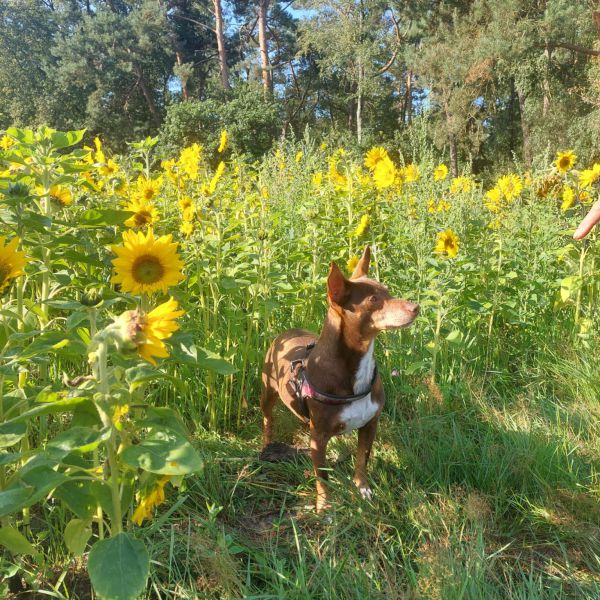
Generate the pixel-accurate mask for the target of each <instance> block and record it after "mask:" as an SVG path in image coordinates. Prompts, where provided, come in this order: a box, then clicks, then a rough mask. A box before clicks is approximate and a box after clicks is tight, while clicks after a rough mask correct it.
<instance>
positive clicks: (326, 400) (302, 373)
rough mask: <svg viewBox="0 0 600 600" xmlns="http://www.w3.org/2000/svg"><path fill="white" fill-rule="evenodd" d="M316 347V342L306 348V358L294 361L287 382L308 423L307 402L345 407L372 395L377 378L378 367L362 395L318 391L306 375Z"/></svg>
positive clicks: (296, 404) (296, 407) (299, 409)
mask: <svg viewBox="0 0 600 600" xmlns="http://www.w3.org/2000/svg"><path fill="white" fill-rule="evenodd" d="M314 347H315V342H312V343H311V344H308V345H307V346H306V356H305V357H304V358H298V359H296V360H293V361H292V362H291V364H290V371H291V373H292V376H291V377H290V379H289V381H288V382H287V389H288V392H290V394H292V396H294V397H295V399H296V401H297V402H296V403H295V406H294V408H295V409H296V410H297V411H298V413H300V414H301V415H302V417H303V419H304V421H305V422H306V423H308V421H309V419H310V415H309V410H308V406H307V404H306V400H307V399H308V398H311V399H312V400H316V401H317V402H320V403H321V404H327V405H329V406H343V405H345V404H350V403H351V402H354V401H355V400H360V399H361V398H364V397H365V396H368V395H369V394H370V393H371V390H372V388H373V385H374V384H375V379H376V378H377V365H375V368H374V369H373V378H372V379H371V385H370V386H369V389H368V390H367V391H366V392H363V393H361V394H350V395H348V396H338V395H337V394H328V393H326V392H321V391H320V390H318V389H317V388H316V387H315V386H314V385H313V384H312V383H311V382H310V381H309V379H308V376H307V374H306V361H307V360H308V355H309V354H310V351H311V350H312V349H313V348H314Z"/></svg>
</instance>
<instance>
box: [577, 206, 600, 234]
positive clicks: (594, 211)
mask: <svg viewBox="0 0 600 600" xmlns="http://www.w3.org/2000/svg"><path fill="white" fill-rule="evenodd" d="M598 221H600V200H598V202H596V203H595V204H594V206H592V208H590V212H589V213H588V214H587V215H586V216H585V219H583V221H581V223H580V224H579V227H578V228H577V229H576V231H575V233H574V234H573V238H575V239H576V240H581V239H583V238H584V237H585V236H586V235H587V234H588V233H589V232H590V231H591V230H592V228H593V227H594V225H595V224H596V223H597V222H598Z"/></svg>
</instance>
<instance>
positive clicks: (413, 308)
mask: <svg viewBox="0 0 600 600" xmlns="http://www.w3.org/2000/svg"><path fill="white" fill-rule="evenodd" d="M405 304H406V310H407V311H408V312H411V313H413V314H414V315H415V317H416V316H417V315H418V314H419V311H420V310H421V307H420V306H419V305H418V304H417V303H416V302H406V303H405Z"/></svg>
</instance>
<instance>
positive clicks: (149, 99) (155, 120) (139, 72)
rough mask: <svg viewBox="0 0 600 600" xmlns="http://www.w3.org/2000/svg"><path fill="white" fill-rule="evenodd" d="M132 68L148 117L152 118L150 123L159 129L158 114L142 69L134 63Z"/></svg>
mask: <svg viewBox="0 0 600 600" xmlns="http://www.w3.org/2000/svg"><path fill="white" fill-rule="evenodd" d="M133 68H134V70H135V74H136V75H137V77H138V84H139V86H140V88H141V90H142V94H144V98H145V100H146V104H147V106H148V111H149V112H150V116H151V117H152V122H153V123H154V125H155V126H156V127H160V115H159V114H158V110H156V104H154V98H152V94H151V93H150V90H149V89H148V85H147V84H146V80H145V79H144V72H143V71H142V67H140V65H138V64H137V63H135V62H134V63H133Z"/></svg>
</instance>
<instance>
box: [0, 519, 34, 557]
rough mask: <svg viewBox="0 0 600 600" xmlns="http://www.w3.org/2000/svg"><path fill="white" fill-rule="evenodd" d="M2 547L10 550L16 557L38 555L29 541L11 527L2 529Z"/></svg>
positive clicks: (0, 539)
mask: <svg viewBox="0 0 600 600" xmlns="http://www.w3.org/2000/svg"><path fill="white" fill-rule="evenodd" d="M0 545H2V546H4V547H5V548H8V550H9V551H10V552H12V553H13V554H15V555H17V554H30V555H32V556H33V555H35V554H37V551H36V549H35V548H34V547H33V546H32V544H31V543H30V542H29V540H28V539H27V538H26V537H25V536H24V535H23V534H22V533H21V532H20V531H19V530H18V529H15V528H14V527H10V526H7V527H1V528H0Z"/></svg>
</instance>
